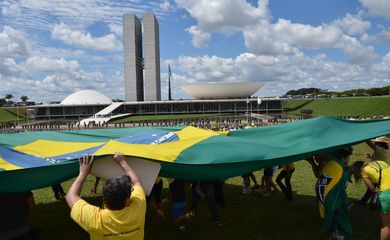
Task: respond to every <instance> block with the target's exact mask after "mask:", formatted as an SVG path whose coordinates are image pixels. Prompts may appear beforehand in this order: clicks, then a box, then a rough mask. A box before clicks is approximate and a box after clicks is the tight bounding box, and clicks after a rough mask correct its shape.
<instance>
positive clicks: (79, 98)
mask: <svg viewBox="0 0 390 240" xmlns="http://www.w3.org/2000/svg"><path fill="white" fill-rule="evenodd" d="M111 103H112V101H111V100H110V99H109V98H108V97H106V96H104V95H103V94H101V93H100V92H97V91H93V90H81V91H78V92H75V93H72V94H71V95H69V96H67V97H66V98H65V99H64V100H62V102H61V103H60V104H61V105H97V104H111Z"/></svg>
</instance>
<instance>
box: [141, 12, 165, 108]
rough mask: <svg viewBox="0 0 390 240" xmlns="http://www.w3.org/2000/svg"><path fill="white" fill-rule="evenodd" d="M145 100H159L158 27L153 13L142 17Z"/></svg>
mask: <svg viewBox="0 0 390 240" xmlns="http://www.w3.org/2000/svg"><path fill="white" fill-rule="evenodd" d="M144 69H145V100H147V101H159V100H161V81H160V37H159V26H158V22H157V19H156V17H155V16H154V14H153V13H145V15H144Z"/></svg>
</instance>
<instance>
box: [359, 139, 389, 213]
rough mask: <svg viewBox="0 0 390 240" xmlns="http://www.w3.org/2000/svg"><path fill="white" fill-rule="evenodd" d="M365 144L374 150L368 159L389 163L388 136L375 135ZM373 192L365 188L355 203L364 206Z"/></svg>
mask: <svg viewBox="0 0 390 240" xmlns="http://www.w3.org/2000/svg"><path fill="white" fill-rule="evenodd" d="M366 143H367V145H368V146H370V148H372V150H374V152H373V153H372V154H371V155H370V161H384V162H386V163H387V164H389V163H390V159H389V156H388V155H389V137H388V136H382V137H377V138H374V139H372V140H368V141H367V142H366ZM372 195H373V192H372V191H371V190H370V189H369V188H367V191H366V193H365V194H364V195H363V197H362V198H361V199H360V200H358V201H356V203H357V204H359V205H362V206H366V205H367V202H368V201H369V200H370V198H371V197H372Z"/></svg>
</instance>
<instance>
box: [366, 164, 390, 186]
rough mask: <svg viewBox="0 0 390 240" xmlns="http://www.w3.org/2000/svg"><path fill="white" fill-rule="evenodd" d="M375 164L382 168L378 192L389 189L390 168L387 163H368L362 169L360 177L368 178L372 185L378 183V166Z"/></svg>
mask: <svg viewBox="0 0 390 240" xmlns="http://www.w3.org/2000/svg"><path fill="white" fill-rule="evenodd" d="M376 163H379V165H380V166H381V168H382V178H381V185H380V188H379V191H380V192H383V191H385V190H388V189H390V167H389V165H387V163H385V162H383V161H375V162H370V163H369V164H368V165H366V166H365V167H363V170H362V177H363V178H368V179H370V180H371V182H372V183H375V184H377V183H378V181H379V166H378V165H377V164H376Z"/></svg>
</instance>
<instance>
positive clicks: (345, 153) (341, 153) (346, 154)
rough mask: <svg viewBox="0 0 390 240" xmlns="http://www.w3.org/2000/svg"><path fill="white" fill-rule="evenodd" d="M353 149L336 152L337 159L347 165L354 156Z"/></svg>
mask: <svg viewBox="0 0 390 240" xmlns="http://www.w3.org/2000/svg"><path fill="white" fill-rule="evenodd" d="M352 151H353V149H352V147H344V148H341V149H339V150H337V151H336V154H335V155H336V158H337V159H341V160H342V161H343V162H344V163H345V164H347V163H348V161H349V157H350V156H351V155H352Z"/></svg>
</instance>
